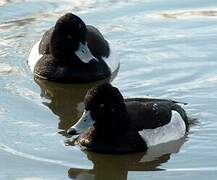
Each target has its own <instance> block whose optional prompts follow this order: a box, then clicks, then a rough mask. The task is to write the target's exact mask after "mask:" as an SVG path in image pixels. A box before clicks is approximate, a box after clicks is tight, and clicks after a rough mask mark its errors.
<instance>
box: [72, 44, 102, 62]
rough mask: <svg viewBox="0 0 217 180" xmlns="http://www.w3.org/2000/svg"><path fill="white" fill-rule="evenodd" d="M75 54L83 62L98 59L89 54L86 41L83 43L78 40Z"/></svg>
mask: <svg viewBox="0 0 217 180" xmlns="http://www.w3.org/2000/svg"><path fill="white" fill-rule="evenodd" d="M75 54H76V56H77V57H78V58H79V59H80V60H81V61H82V62H83V63H89V62H90V61H91V60H96V61H98V59H97V58H96V57H94V56H93V55H92V54H91V52H90V49H89V48H88V46H87V43H85V44H83V43H81V42H80V43H79V47H78V50H77V51H75Z"/></svg>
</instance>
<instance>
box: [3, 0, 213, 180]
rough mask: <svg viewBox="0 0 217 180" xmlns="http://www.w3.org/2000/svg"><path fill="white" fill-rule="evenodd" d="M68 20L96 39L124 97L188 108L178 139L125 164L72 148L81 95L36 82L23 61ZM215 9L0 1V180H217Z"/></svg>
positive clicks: (79, 0)
mask: <svg viewBox="0 0 217 180" xmlns="http://www.w3.org/2000/svg"><path fill="white" fill-rule="evenodd" d="M66 12H73V13H76V14H78V15H79V16H81V17H82V19H84V21H85V22H86V23H87V24H93V25H95V26H96V27H98V28H99V29H100V31H101V32H102V33H103V34H104V36H105V37H106V38H107V39H108V40H109V42H110V44H111V45H112V50H113V52H114V54H115V58H116V59H118V60H120V62H121V67H120V69H119V72H118V75H117V77H116V78H115V79H114V80H113V85H115V86H117V87H119V89H120V90H121V92H122V93H123V95H124V96H125V97H143V96H153V97H161V98H170V99H175V100H178V101H183V102H187V103H188V105H187V106H185V107H184V108H185V109H186V111H187V113H188V115H189V116H190V117H192V118H196V119H197V121H196V123H195V124H194V125H192V126H191V127H190V131H189V133H188V134H187V135H186V137H184V138H183V139H181V140H179V141H177V142H172V143H171V144H166V145H162V146H159V147H155V148H152V149H150V150H149V151H148V152H147V153H138V154H131V155H123V156H112V155H101V154H95V153H90V152H86V151H82V150H81V149H80V148H79V147H74V146H70V145H68V143H67V141H68V140H69V139H68V138H67V137H65V136H64V135H62V133H61V132H62V131H64V130H65V129H67V128H68V127H69V126H70V125H71V124H73V123H74V122H76V120H77V119H78V117H79V116H80V114H81V113H82V109H83V106H82V99H83V96H84V94H85V93H86V91H87V89H88V88H90V87H91V86H92V85H93V84H87V85H61V84H56V83H49V82H45V81H40V80H37V79H35V80H34V78H33V76H32V74H31V72H30V69H29V68H28V66H27V64H26V60H27V58H28V54H29V51H30V49H31V47H32V46H33V44H34V43H35V42H36V41H38V40H39V39H40V37H41V36H42V34H43V33H44V32H45V30H46V29H48V28H49V27H51V26H52V25H54V23H55V21H56V19H57V18H58V17H60V16H61V15H63V14H64V13H66ZM216 55H217V1H216V0H182V1H180V0H128V1H126V0H119V1H118V0H117V1H116V0H92V1H91V0H62V1H57V0H53V1H50V0H47V1H41V0H12V1H9V0H0V179H19V180H20V179H23V180H27V179H28V180H36V179H37V180H38V179H52V180H53V179H57V180H59V179H69V178H72V179H79V180H81V179H82V180H84V179H86V180H89V179H96V180H102V179H103V180H107V179H108V180H110V179H113V180H126V179H129V180H131V179H132V180H143V179H148V180H158V179H177V180H179V179H185V180H192V179H197V180H203V179H209V180H214V179H216V176H217V161H216V159H217V111H216V109H217V91H216V88H217V58H216Z"/></svg>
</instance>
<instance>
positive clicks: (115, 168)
mask: <svg viewBox="0 0 217 180" xmlns="http://www.w3.org/2000/svg"><path fill="white" fill-rule="evenodd" d="M185 141H186V137H184V138H182V139H179V140H177V141H173V142H170V143H166V144H161V145H158V146H155V147H152V148H149V149H148V151H147V152H144V153H135V154H125V155H106V154H97V153H93V152H88V151H84V153H85V154H87V157H88V159H89V160H90V161H91V162H92V163H93V169H90V170H87V169H75V168H71V169H69V171H68V176H69V177H70V178H72V179H76V180H81V179H82V180H84V179H87V180H89V179H92V180H102V179H103V180H107V179H108V180H111V179H112V180H126V179H127V176H128V172H129V171H163V170H165V169H163V168H160V166H161V164H163V163H166V162H167V161H168V160H169V159H170V156H171V154H172V153H178V152H179V150H180V148H181V146H182V145H183V143H184V142H185Z"/></svg>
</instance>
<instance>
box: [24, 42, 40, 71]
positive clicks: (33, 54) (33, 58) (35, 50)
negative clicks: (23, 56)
mask: <svg viewBox="0 0 217 180" xmlns="http://www.w3.org/2000/svg"><path fill="white" fill-rule="evenodd" d="M40 41H41V40H40ZM40 41H38V42H37V43H36V44H35V45H34V46H33V47H32V49H31V51H30V54H29V57H28V61H27V62H28V65H29V67H30V69H31V71H32V72H33V71H34V68H35V65H36V63H37V62H38V60H39V59H40V58H41V57H42V54H39V44H40Z"/></svg>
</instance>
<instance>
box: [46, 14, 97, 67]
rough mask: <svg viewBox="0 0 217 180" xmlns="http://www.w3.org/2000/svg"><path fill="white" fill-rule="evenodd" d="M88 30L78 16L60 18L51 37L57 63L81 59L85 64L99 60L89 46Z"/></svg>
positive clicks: (51, 46)
mask: <svg viewBox="0 0 217 180" xmlns="http://www.w3.org/2000/svg"><path fill="white" fill-rule="evenodd" d="M86 34H87V28H86V25H85V23H84V22H83V21H82V20H81V19H80V18H79V17H78V16H76V15H74V14H71V13H67V14H65V15H64V16H62V17H60V18H59V19H58V20H57V22H56V24H55V26H54V30H53V33H52V36H51V40H50V41H51V42H50V50H51V54H52V55H53V57H55V59H56V60H57V61H61V62H67V61H70V60H72V59H79V60H80V61H81V62H83V63H89V62H90V61H91V60H96V61H98V60H97V58H95V57H94V56H93V55H92V54H91V52H90V50H89V48H88V45H87V41H86Z"/></svg>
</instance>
